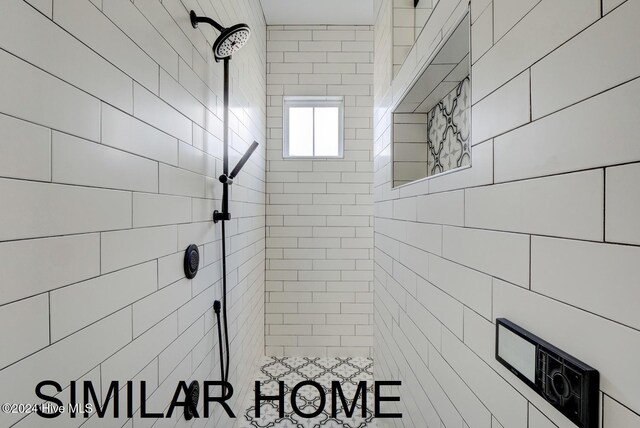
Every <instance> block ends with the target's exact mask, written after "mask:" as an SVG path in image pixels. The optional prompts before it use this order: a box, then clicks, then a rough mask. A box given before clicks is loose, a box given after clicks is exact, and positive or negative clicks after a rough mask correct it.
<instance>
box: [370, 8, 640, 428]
mask: <svg viewBox="0 0 640 428" xmlns="http://www.w3.org/2000/svg"><path fill="white" fill-rule="evenodd" d="M390 3H391V0H381V1H380V2H379V3H378V6H379V8H378V12H377V20H376V26H375V32H376V35H375V40H376V50H375V55H376V60H375V73H376V79H375V82H376V85H375V88H374V93H375V94H376V97H375V101H374V104H375V110H374V123H375V125H374V141H375V143H374V153H375V157H374V159H375V160H374V169H375V174H374V199H375V246H376V252H375V310H374V315H375V328H376V331H375V337H376V344H375V352H374V358H375V369H376V378H377V379H385V378H386V379H396V378H399V379H401V380H402V381H403V386H402V400H403V401H402V404H401V411H402V412H403V413H404V418H403V419H402V420H395V421H393V420H387V421H386V422H385V423H386V424H390V425H397V426H407V427H416V426H421V427H422V426H426V427H441V426H447V427H466V426H468V427H472V428H474V427H479V428H499V427H504V428H525V427H528V428H552V427H560V428H568V427H571V426H574V425H573V424H571V423H570V422H569V421H568V420H567V419H566V418H564V417H563V416H561V415H560V413H559V412H558V411H556V410H554V409H553V408H552V407H551V406H550V405H549V404H547V403H546V402H545V401H544V400H543V399H542V398H541V397H539V396H538V395H536V394H535V393H534V392H533V391H532V390H531V389H529V388H528V387H526V386H525V385H524V384H523V383H522V382H520V381H519V380H517V379H516V378H515V377H514V376H513V374H512V373H510V372H509V371H507V370H506V369H504V368H503V367H502V366H500V365H499V364H498V363H497V362H496V361H495V358H494V328H495V324H494V323H495V319H496V318H498V317H506V318H508V319H510V320H511V321H513V322H515V323H517V324H520V325H521V326H522V327H524V328H526V329H528V330H530V331H531V332H533V333H534V334H537V335H539V336H540V337H542V338H544V339H546V340H548V341H550V342H551V343H553V344H555V345H557V346H558V347H560V348H562V349H564V350H565V351H567V352H569V353H571V354H573V355H575V356H576V357H578V358H580V359H582V360H583V361H585V362H586V363H588V364H590V365H592V366H594V367H595V368H597V369H598V370H599V371H600V376H601V383H600V389H601V393H600V403H599V405H600V406H601V409H602V421H601V425H602V427H603V428H621V427H624V428H626V427H632V426H640V416H639V415H638V413H639V412H640V389H638V385H639V384H640V371H639V370H638V369H637V355H638V354H639V353H640V315H639V313H638V311H637V302H638V301H639V299H640V288H639V287H638V286H637V282H638V277H639V276H640V271H639V269H638V260H639V259H640V247H639V246H640V226H639V224H638V221H637V219H638V216H639V215H640V163H639V161H640V144H638V135H640V127H639V126H640V125H639V124H640V122H639V121H638V115H639V114H640V109H639V107H638V102H637V100H638V97H640V79H638V77H639V76H640V61H639V60H638V56H637V55H636V54H635V53H636V52H638V50H639V49H640V29H639V28H638V25H637V17H638V16H640V2H639V1H636V0H628V1H626V2H623V1H619V0H617V1H612V0H605V1H603V2H600V1H599V0H567V1H555V0H541V1H518V2H514V1H510V0H494V1H491V0H472V2H471V14H472V22H473V25H472V59H473V66H472V76H471V86H472V122H473V123H472V136H471V137H472V144H473V148H472V167H471V168H469V169H466V170H463V171H459V172H454V173H451V174H448V175H445V176H440V177H434V178H432V179H428V180H426V181H422V182H419V183H415V184H412V185H408V186H405V187H403V188H402V189H401V190H398V189H395V190H394V189H392V185H391V177H392V171H391V156H390V153H391V141H390V138H391V136H390V135H391V133H390V126H391V123H392V120H391V114H390V113H391V108H392V107H393V103H394V102H397V101H398V100H399V99H400V98H401V96H402V94H403V92H404V91H405V90H406V89H407V87H408V85H409V82H410V81H411V80H412V79H413V78H414V77H415V76H416V75H417V74H418V73H419V71H420V70H421V68H422V66H423V65H424V64H425V62H426V60H427V58H428V57H429V55H430V54H431V53H432V52H434V50H435V49H436V47H437V44H438V42H439V41H440V40H441V38H442V35H443V33H446V31H447V30H448V29H450V28H451V27H452V26H453V25H455V23H456V21H457V19H458V18H460V17H461V16H462V15H463V14H464V13H465V10H466V8H467V2H465V1H463V2H459V1H457V0H440V1H439V2H437V4H435V7H434V10H433V13H432V14H431V16H430V18H429V21H428V22H427V24H426V27H425V28H424V29H423V31H422V32H421V34H420V37H419V38H418V40H417V43H416V45H415V46H414V47H413V48H412V50H411V52H410V53H409V54H408V56H407V60H406V61H405V63H404V64H403V66H402V68H401V69H400V71H399V72H398V76H397V78H396V79H395V80H394V81H393V82H392V81H391V80H390V79H388V78H387V79H385V78H379V77H378V76H389V75H390V74H391V73H390V71H389V70H391V69H392V67H393V62H392V61H391V60H390V54H389V51H388V50H389V49H390V47H389V46H390V43H389V42H388V38H389V37H390V34H391V31H390V27H391V28H392V23H393V16H392V11H393V5H392V4H390Z"/></svg>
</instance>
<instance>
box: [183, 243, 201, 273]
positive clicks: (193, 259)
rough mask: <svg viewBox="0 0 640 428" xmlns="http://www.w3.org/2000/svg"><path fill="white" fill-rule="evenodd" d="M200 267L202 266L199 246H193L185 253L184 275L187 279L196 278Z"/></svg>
mask: <svg viewBox="0 0 640 428" xmlns="http://www.w3.org/2000/svg"><path fill="white" fill-rule="evenodd" d="M198 266H200V252H199V251H198V246H197V245H195V244H191V245H189V246H188V247H187V251H185V253H184V274H185V275H186V277H187V278H189V279H192V278H195V276H196V274H197V273H198Z"/></svg>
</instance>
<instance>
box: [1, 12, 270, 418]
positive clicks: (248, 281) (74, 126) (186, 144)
mask: <svg viewBox="0 0 640 428" xmlns="http://www.w3.org/2000/svg"><path fill="white" fill-rule="evenodd" d="M192 8H193V9H195V10H196V11H197V12H198V13H199V14H204V15H208V16H210V17H212V18H215V19H217V20H220V21H221V22H223V23H225V24H227V25H228V24H231V23H234V22H239V21H242V22H247V23H248V24H249V25H251V27H252V29H253V36H252V39H251V41H250V42H249V44H248V45H247V46H246V47H245V48H244V49H243V50H242V51H241V52H238V54H236V55H234V60H233V63H232V66H231V74H232V83H233V85H232V91H231V92H232V102H231V107H232V116H231V136H232V144H231V145H232V150H231V164H232V165H233V164H234V163H235V160H237V159H238V158H239V156H240V153H242V152H244V150H245V149H246V148H247V147H248V145H249V144H250V143H251V142H252V141H253V140H254V139H255V140H257V141H258V142H260V143H261V148H260V149H259V150H258V151H257V152H256V153H255V154H254V156H253V158H252V159H251V161H250V163H249V164H247V166H246V167H245V169H244V170H243V172H242V176H240V177H239V178H238V180H237V181H236V184H234V192H233V195H232V202H231V211H232V213H233V217H234V219H233V220H232V221H231V222H229V226H228V229H227V230H228V231H229V234H228V241H229V242H228V244H229V248H230V255H229V295H228V298H229V300H228V302H229V314H230V316H229V326H230V341H231V349H232V353H233V357H232V359H231V369H230V381H231V382H232V383H233V384H234V386H235V390H236V394H235V397H234V400H233V402H232V403H234V404H235V402H236V400H238V397H239V396H241V395H242V394H243V391H248V390H250V389H248V388H250V387H251V385H250V383H247V377H248V376H250V375H252V374H253V371H254V369H255V367H256V364H257V363H258V362H259V359H260V357H261V356H262V354H263V350H264V347H263V315H262V314H263V296H264V231H265V229H264V207H265V206H264V196H265V169H264V165H265V153H266V151H265V146H266V145H265V122H266V114H265V107H264V106H265V96H266V81H265V65H264V64H265V61H266V59H265V50H266V40H265V34H266V31H265V28H266V27H265V22H264V18H263V14H262V11H261V9H260V7H259V6H258V5H257V3H255V2H253V1H248V0H242V1H227V0H225V1H222V2H219V1H216V2H209V1H198V2H196V1H184V2H181V1H178V0H164V1H163V2H160V1H158V0H136V1H135V2H131V1H129V0H108V1H101V0H95V1H92V2H90V1H87V0H64V1H55V2H53V1H52V0H37V1H36V0H33V1H29V2H28V3H27V2H24V1H21V0H7V1H5V2H3V4H2V13H0V46H1V48H2V50H1V51H0V69H2V79H0V94H1V95H0V176H1V177H2V178H0V199H1V200H2V203H0V272H2V285H1V288H2V290H1V292H0V333H1V335H2V341H3V344H2V347H1V350H0V397H1V399H0V401H2V402H3V403H5V402H6V403H35V402H38V400H37V398H36V397H35V394H34V389H35V385H36V384H37V383H38V382H39V381H41V380H45V379H52V380H55V381H57V382H59V383H60V384H61V385H62V387H63V388H66V387H67V386H68V385H69V382H70V381H73V380H76V379H79V380H91V381H92V382H93V385H94V387H95V388H96V390H97V391H98V397H100V396H102V397H105V395H103V394H105V393H106V391H107V389H108V386H109V383H110V382H111V381H113V380H117V381H119V382H120V386H121V387H124V382H125V381H127V380H133V381H134V382H135V385H136V387H135V388H134V394H135V397H134V403H135V404H136V406H135V407H136V409H135V410H136V414H135V416H134V417H133V418H132V419H127V418H126V417H124V415H125V412H124V407H122V409H121V412H120V416H121V417H120V419H118V420H113V419H112V418H105V419H101V420H99V419H98V418H97V416H95V414H94V415H93V416H92V417H91V418H90V419H89V420H88V421H87V420H85V419H84V418H82V417H80V418H76V419H70V418H69V413H68V412H67V413H64V414H63V415H62V416H60V417H59V418H57V419H55V420H52V421H51V422H47V426H65V427H75V426H79V425H81V424H83V423H85V422H86V425H84V426H94V424H95V425H98V424H99V425H100V426H118V427H120V426H125V427H132V426H136V427H138V426H150V425H151V424H153V423H155V422H156V420H155V419H141V418H140V415H139V411H138V410H137V408H138V406H139V405H140V400H139V399H138V398H137V397H138V396H139V394H140V391H139V388H138V386H137V385H139V384H138V382H139V381H142V380H144V381H146V385H147V396H148V397H149V398H148V401H147V408H148V409H149V410H150V411H154V412H162V411H165V410H166V408H167V407H168V405H169V403H170V401H171V397H172V396H173V392H174V391H175V389H176V386H177V385H178V381H180V380H185V381H190V380H192V379H197V380H204V379H218V373H219V372H218V363H219V362H218V358H217V356H218V348H217V346H218V344H217V333H216V325H215V321H214V320H215V318H214V316H213V311H212V309H211V307H212V304H213V301H214V299H216V298H218V299H219V298H220V297H221V296H220V294H221V293H220V289H221V287H220V284H221V263H220V244H221V242H220V236H221V235H220V226H219V225H218V226H214V224H213V222H212V221H211V214H212V212H213V210H214V209H215V208H217V207H219V206H220V196H221V187H220V185H219V184H218V183H217V180H216V177H217V175H218V174H220V173H221V171H222V170H221V167H222V159H221V158H222V142H221V139H222V92H223V91H222V65H221V64H217V63H215V61H214V59H213V55H212V52H211V45H212V43H213V41H214V40H215V37H216V36H217V33H215V32H214V31H213V30H212V29H211V28H208V27H207V26H201V28H199V29H197V30H194V29H193V28H192V27H191V25H190V23H189V10H190V9H192ZM189 244H197V245H198V247H199V250H200V256H201V259H200V260H201V265H200V272H199V273H198V276H197V277H196V278H194V279H193V280H189V279H186V278H185V276H184V272H183V257H184V256H183V254H184V250H185V249H186V248H187V246H188V245H189ZM61 394H62V395H61V397H63V399H64V401H65V402H67V401H68V397H69V395H68V390H65V391H64V392H62V393H61ZM240 400H241V399H240ZM120 403H121V404H122V406H124V403H126V400H125V399H124V397H121V400H120ZM239 403H242V401H239ZM112 406H113V402H112V404H111V407H110V408H109V410H108V412H107V414H108V415H109V414H110V415H113V414H112V413H111V412H112ZM221 415H222V413H221V412H220V411H219V410H216V412H215V413H214V414H213V416H212V418H211V419H209V420H207V419H200V420H199V421H198V422H197V423H196V425H193V426H202V427H203V426H231V425H232V424H233V422H234V421H233V420H230V419H228V418H226V416H225V417H224V418H222V419H220V416H221ZM43 423H44V422H43V421H42V420H41V419H40V418H39V417H38V416H37V415H35V414H31V415H28V416H27V415H25V414H5V413H3V414H0V425H2V426H16V427H18V428H21V427H34V426H42V424H43ZM161 423H162V426H174V425H176V424H178V425H180V426H184V425H186V423H185V422H184V420H183V419H182V415H181V414H180V412H176V413H174V415H173V416H172V417H171V418H168V419H163V420H162V421H161ZM159 425H160V423H159V424H157V425H156V426H159Z"/></svg>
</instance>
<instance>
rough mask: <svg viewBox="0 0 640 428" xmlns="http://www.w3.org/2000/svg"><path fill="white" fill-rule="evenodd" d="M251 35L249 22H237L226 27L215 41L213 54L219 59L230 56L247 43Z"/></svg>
mask: <svg viewBox="0 0 640 428" xmlns="http://www.w3.org/2000/svg"><path fill="white" fill-rule="evenodd" d="M250 35H251V30H250V29H249V26H248V25H247V24H236V25H234V26H233V27H229V28H227V29H225V30H224V31H223V32H222V33H220V35H219V36H218V38H217V39H216V41H215V42H213V55H214V56H215V57H216V59H218V60H220V59H224V58H227V57H230V56H231V55H232V54H234V53H236V52H237V51H239V50H240V48H241V47H243V46H244V45H245V43H247V40H249V36H250Z"/></svg>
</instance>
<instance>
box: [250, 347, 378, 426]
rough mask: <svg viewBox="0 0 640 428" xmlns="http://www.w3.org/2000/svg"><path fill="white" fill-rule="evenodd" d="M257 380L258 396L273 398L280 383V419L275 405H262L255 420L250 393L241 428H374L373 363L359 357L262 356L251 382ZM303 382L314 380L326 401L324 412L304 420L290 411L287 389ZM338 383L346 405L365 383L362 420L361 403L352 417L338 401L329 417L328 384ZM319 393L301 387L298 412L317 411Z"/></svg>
mask: <svg viewBox="0 0 640 428" xmlns="http://www.w3.org/2000/svg"><path fill="white" fill-rule="evenodd" d="M255 380H258V381H260V384H261V386H260V393H261V395H277V394H278V390H279V384H278V382H279V381H284V391H285V413H284V417H280V415H279V412H278V402H277V401H270V402H262V403H261V406H260V417H259V418H257V417H255V406H254V405H253V393H252V394H251V396H250V405H248V406H247V410H246V411H245V412H244V415H243V417H242V422H241V423H240V426H241V427H255V428H267V427H268V428H313V427H320V428H343V427H348V428H370V427H375V422H374V421H373V414H372V413H371V409H372V408H373V360H372V359H371V358H363V357H346V358H329V357H315V358H313V357H265V358H264V360H263V363H262V367H261V368H260V373H259V375H258V377H257V378H256V379H255ZM303 381H314V382H316V383H318V384H320V385H321V386H322V388H323V389H324V392H325V397H326V402H325V406H324V410H323V411H322V413H320V414H319V415H318V416H316V417H314V418H310V419H309V418H306V417H303V416H300V415H298V414H296V412H294V410H293V408H292V406H291V390H292V388H293V387H294V386H295V385H296V384H298V383H299V382H303ZM332 381H338V382H340V385H341V388H342V391H343V392H344V396H345V398H346V399H347V403H348V405H349V406H351V405H352V402H351V399H352V398H353V397H354V396H355V393H356V389H357V387H358V383H359V382H360V381H366V382H367V400H366V402H367V406H366V407H367V409H366V417H364V418H363V417H362V406H361V403H362V402H361V401H360V400H358V402H357V403H356V411H355V412H354V414H353V415H352V417H346V415H345V413H344V409H343V408H342V405H341V402H340V398H338V399H337V403H338V406H337V407H338V410H337V413H336V417H335V418H332V417H331V409H332V405H331V382H332ZM320 400H321V398H320V394H319V393H318V390H317V389H316V388H314V387H312V386H303V387H302V388H300V389H299V391H298V394H297V400H296V403H297V406H298V409H299V411H300V412H302V413H306V414H311V413H313V412H314V411H315V410H316V409H318V406H319V403H320Z"/></svg>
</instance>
